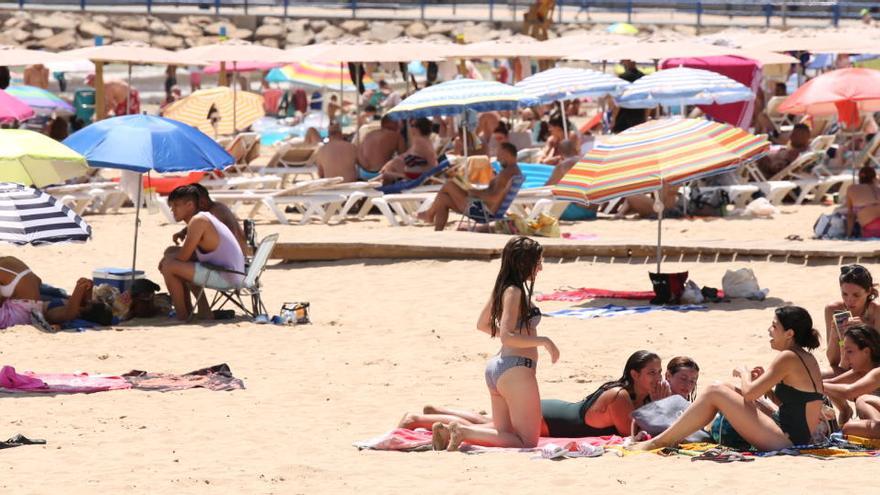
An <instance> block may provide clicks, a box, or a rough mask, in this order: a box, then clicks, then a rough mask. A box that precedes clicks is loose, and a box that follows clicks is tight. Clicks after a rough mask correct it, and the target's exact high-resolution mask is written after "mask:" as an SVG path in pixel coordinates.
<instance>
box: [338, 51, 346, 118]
mask: <svg viewBox="0 0 880 495" xmlns="http://www.w3.org/2000/svg"><path fill="white" fill-rule="evenodd" d="M344 82H345V80H344V78H343V74H342V62H339V110H338V111H339V117H338V119H339V126H340V127H342V95H343V91H342V84H343V83H344Z"/></svg>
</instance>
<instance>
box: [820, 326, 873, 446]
mask: <svg viewBox="0 0 880 495" xmlns="http://www.w3.org/2000/svg"><path fill="white" fill-rule="evenodd" d="M840 349H841V352H842V353H843V354H844V355H845V356H846V357H845V359H846V361H847V362H848V363H849V364H850V369H849V370H848V371H845V372H843V373H842V374H840V375H837V376H835V377H833V378H828V379H826V380H824V381H823V384H824V386H825V393H826V394H827V395H828V398H829V399H831V402H833V403H834V405H835V407H837V410H838V417H837V418H838V419H837V420H838V422H839V423H840V424H841V425H844V431H845V432H846V429H847V428H846V424H848V423H850V422H851V421H850V419H851V418H852V408H851V407H850V406H849V402H848V401H850V400H852V401H854V402H855V403H856V411H858V414H859V420H856V421H852V422H851V423H852V424H850V426H849V429H852V428H857V429H861V430H865V429H871V430H873V431H872V434H871V435H863V434H860V433H856V432H852V431H851V432H849V433H848V434H852V435H858V436H870V437H871V438H878V437H880V421H878V422H877V423H876V424H875V425H870V424H867V423H865V422H864V420H868V421H870V420H875V421H877V420H880V401H878V399H880V398H878V397H877V396H876V395H875V394H876V393H877V392H878V390H880V368H878V366H880V334H878V333H877V331H876V330H874V329H873V328H871V327H869V326H867V325H864V324H859V325H852V326H850V327H848V328H847V329H846V332H844V334H843V343H842V345H841V347H840Z"/></svg>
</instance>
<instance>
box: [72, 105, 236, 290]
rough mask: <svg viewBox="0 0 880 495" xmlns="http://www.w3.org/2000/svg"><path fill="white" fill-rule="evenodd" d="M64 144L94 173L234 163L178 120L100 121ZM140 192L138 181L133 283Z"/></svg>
mask: <svg viewBox="0 0 880 495" xmlns="http://www.w3.org/2000/svg"><path fill="white" fill-rule="evenodd" d="M64 144H65V145H67V146H69V147H70V148H72V149H73V150H75V151H76V152H78V153H80V154H81V155H83V156H84V157H85V158H86V161H88V163H89V165H90V166H92V167H98V168H115V169H122V170H130V171H133V172H137V173H139V174H143V173H148V172H150V171H156V172H160V173H164V172H187V171H195V170H220V169H223V168H225V167H227V166H229V165H232V164H233V163H235V159H234V158H233V157H232V155H230V154H229V153H228V152H227V151H226V150H225V149H223V147H222V146H220V145H219V144H217V142H216V141H214V140H213V139H211V138H210V137H208V135H206V134H205V133H203V132H202V131H200V130H198V129H196V128H195V127H190V126H188V125H186V124H184V123H182V122H178V121H176V120H171V119H166V118H163V117H154V116H151V115H124V116H121V117H113V118H110V119H105V120H101V121H99V122H96V123H94V124H92V125H89V126H87V127H85V128H83V129H81V130H79V131H77V132H75V133H73V134H71V135H70V136H69V137H68V138H67V139H65V140H64ZM142 189H143V183H142V181H141V179H140V178H138V194H137V202H136V204H137V210H136V214H135V229H134V254H133V256H132V262H131V265H132V266H131V269H132V278H133V277H134V268H135V262H136V260H137V238H138V225H139V223H140V211H141V190H142Z"/></svg>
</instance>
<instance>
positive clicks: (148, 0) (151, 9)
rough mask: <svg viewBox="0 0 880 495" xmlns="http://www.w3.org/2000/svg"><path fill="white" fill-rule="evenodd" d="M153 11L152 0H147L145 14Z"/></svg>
mask: <svg viewBox="0 0 880 495" xmlns="http://www.w3.org/2000/svg"><path fill="white" fill-rule="evenodd" d="M152 13H153V0H147V15H150V14H152Z"/></svg>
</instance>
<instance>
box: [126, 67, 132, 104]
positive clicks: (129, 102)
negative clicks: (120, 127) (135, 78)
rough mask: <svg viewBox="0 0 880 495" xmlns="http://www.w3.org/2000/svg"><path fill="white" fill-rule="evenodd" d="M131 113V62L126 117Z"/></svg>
mask: <svg viewBox="0 0 880 495" xmlns="http://www.w3.org/2000/svg"><path fill="white" fill-rule="evenodd" d="M130 113H131V62H129V63H128V94H126V95H125V115H129V114H130Z"/></svg>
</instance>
